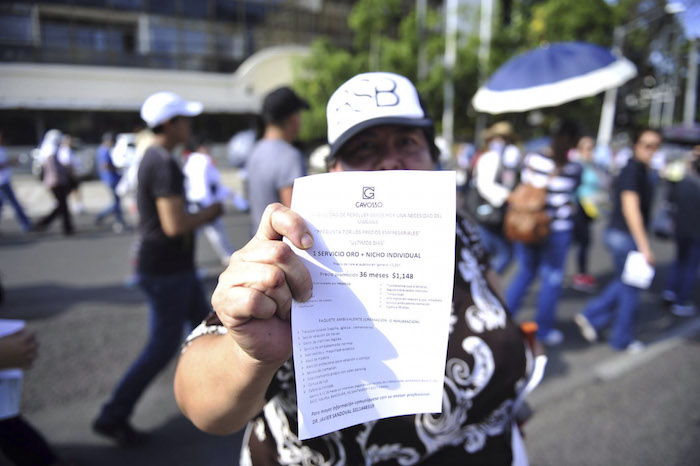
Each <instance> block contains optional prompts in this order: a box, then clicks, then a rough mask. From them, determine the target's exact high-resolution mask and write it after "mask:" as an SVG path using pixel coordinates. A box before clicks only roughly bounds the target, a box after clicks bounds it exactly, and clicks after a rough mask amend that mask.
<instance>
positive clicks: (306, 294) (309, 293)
mask: <svg viewBox="0 0 700 466" xmlns="http://www.w3.org/2000/svg"><path fill="white" fill-rule="evenodd" d="M313 295H314V290H309V291H307V292H306V293H305V294H304V297H303V298H301V302H302V303H304V302H306V301H308V300H309V299H311V297H312V296H313Z"/></svg>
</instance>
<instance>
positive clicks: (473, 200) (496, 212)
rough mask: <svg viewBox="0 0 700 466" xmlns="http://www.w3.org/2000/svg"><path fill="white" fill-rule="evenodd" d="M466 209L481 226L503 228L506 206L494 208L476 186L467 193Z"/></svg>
mask: <svg viewBox="0 0 700 466" xmlns="http://www.w3.org/2000/svg"><path fill="white" fill-rule="evenodd" d="M464 207H465V209H466V210H467V213H468V214H469V215H470V216H471V217H472V218H473V219H474V220H475V221H476V222H477V223H479V224H480V225H484V226H488V227H499V228H500V227H501V225H503V217H504V214H505V205H503V206H501V207H494V206H492V205H491V204H490V203H489V201H487V200H486V199H484V198H483V196H482V195H481V194H479V190H477V189H476V186H471V187H470V189H469V190H468V191H467V194H466V197H465V200H464Z"/></svg>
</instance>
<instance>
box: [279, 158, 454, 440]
mask: <svg viewBox="0 0 700 466" xmlns="http://www.w3.org/2000/svg"><path fill="white" fill-rule="evenodd" d="M293 193H294V194H293V199H292V209H293V210H294V211H296V212H297V213H299V214H300V215H301V216H302V217H303V218H304V219H305V220H306V222H307V224H308V225H309V227H310V228H311V231H312V234H313V236H314V246H313V247H312V249H310V250H308V251H300V250H297V249H295V251H296V252H297V254H299V255H300V256H301V257H302V259H303V260H304V263H305V265H306V266H307V267H308V269H309V271H310V273H311V278H312V280H313V297H312V298H311V300H309V301H308V302H305V303H298V302H294V304H293V305H292V335H293V346H294V367H295V378H296V387H297V404H298V415H299V438H300V439H302V440H303V439H307V438H311V437H316V436H319V435H323V434H326V433H328V432H332V431H335V430H338V429H342V428H345V427H348V426H352V425H355V424H359V423H362V422H368V421H372V420H375V419H381V418H385V417H391V416H398V415H404V414H416V413H436V412H440V410H441V404H442V391H443V378H444V372H445V357H446V353H447V339H448V334H449V323H450V312H451V302H452V288H453V281H454V275H453V274H454V255H455V253H454V250H455V249H454V248H455V246H454V244H455V243H454V242H455V218H456V217H455V173H454V172H449V171H434V172H429V171H382V172H379V171H377V172H343V173H329V174H322V175H314V176H308V177H305V178H300V179H297V180H296V181H295V183H294V191H293Z"/></svg>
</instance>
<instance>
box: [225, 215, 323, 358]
mask: <svg viewBox="0 0 700 466" xmlns="http://www.w3.org/2000/svg"><path fill="white" fill-rule="evenodd" d="M282 237H286V238H288V239H289V240H290V241H291V242H292V243H293V244H294V245H295V246H296V247H298V248H300V249H308V248H310V247H311V245H312V244H313V238H312V236H311V232H310V231H309V228H308V226H307V225H306V222H304V220H303V219H302V218H301V217H300V216H299V215H298V214H296V213H295V212H293V211H291V210H290V209H288V208H287V207H284V206H283V205H281V204H271V205H269V206H268V207H267V209H266V210H265V212H264V213H263V216H262V220H261V222H260V226H259V227H258V231H257V233H256V235H255V237H254V238H253V239H251V240H250V242H249V243H248V244H247V245H246V246H245V247H243V248H242V249H240V250H239V251H237V252H236V253H234V254H233V256H232V257H231V262H230V264H229V266H228V268H227V269H226V271H224V273H223V274H221V276H220V277H219V283H218V285H217V287H216V290H215V291H214V295H213V297H212V305H213V307H214V310H215V311H216V313H217V315H218V316H219V319H221V322H222V323H223V324H224V326H226V328H227V329H228V330H229V333H230V335H231V336H232V337H233V338H234V339H235V341H236V343H237V345H238V347H239V348H240V349H241V350H242V351H243V352H244V353H245V354H246V355H247V356H248V357H250V358H251V359H252V362H253V363H254V364H256V365H262V366H275V367H279V366H280V365H281V364H282V363H284V362H285V361H286V360H287V359H289V357H290V356H291V352H292V333H291V322H290V318H291V305H292V299H296V300H298V301H307V300H308V299H309V298H311V293H312V284H311V276H310V275H309V271H308V270H307V269H306V267H305V266H304V264H303V262H302V260H301V259H300V258H299V257H298V256H297V255H296V254H295V253H294V252H293V251H292V249H291V248H290V247H289V246H288V245H287V244H285V243H283V242H282V241H281V239H282Z"/></svg>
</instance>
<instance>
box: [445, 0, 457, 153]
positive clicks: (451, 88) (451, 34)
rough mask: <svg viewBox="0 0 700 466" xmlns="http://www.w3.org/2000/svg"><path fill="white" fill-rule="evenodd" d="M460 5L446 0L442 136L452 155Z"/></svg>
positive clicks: (453, 0) (452, 0) (454, 1)
mask: <svg viewBox="0 0 700 466" xmlns="http://www.w3.org/2000/svg"><path fill="white" fill-rule="evenodd" d="M458 5H459V2H458V0H446V2H445V58H444V64H445V82H444V83H443V92H444V95H445V103H444V107H443V113H442V137H443V139H444V140H445V146H446V147H447V150H448V152H449V154H450V155H452V142H453V139H454V120H455V115H454V111H455V110H454V107H455V83H454V69H455V62H456V61H457V13H458Z"/></svg>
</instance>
